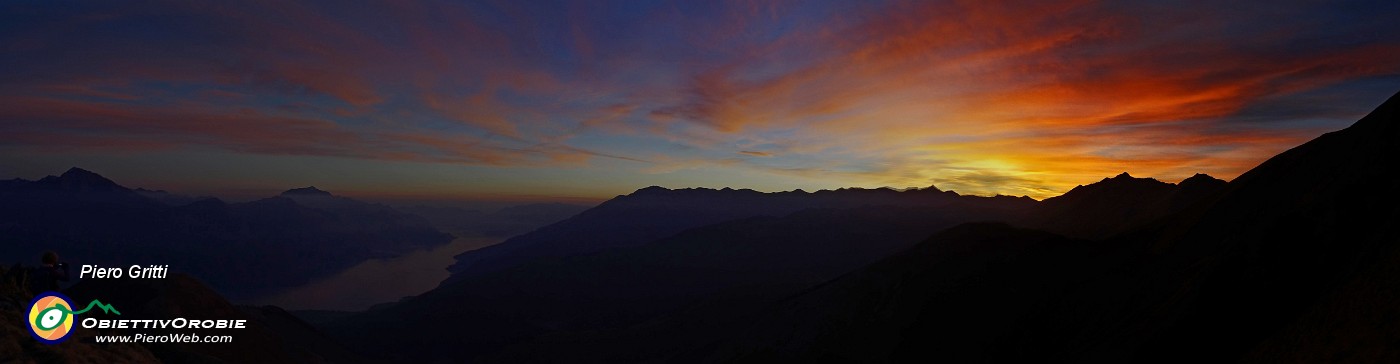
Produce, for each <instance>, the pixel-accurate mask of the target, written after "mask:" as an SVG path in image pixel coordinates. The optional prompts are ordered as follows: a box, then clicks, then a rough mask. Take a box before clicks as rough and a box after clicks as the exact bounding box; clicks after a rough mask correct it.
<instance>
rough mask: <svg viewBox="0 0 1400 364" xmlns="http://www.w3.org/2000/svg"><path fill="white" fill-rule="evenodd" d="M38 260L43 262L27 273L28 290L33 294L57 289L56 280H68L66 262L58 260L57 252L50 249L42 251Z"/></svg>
mask: <svg viewBox="0 0 1400 364" xmlns="http://www.w3.org/2000/svg"><path fill="white" fill-rule="evenodd" d="M40 260H41V262H42V263H43V264H41V265H39V266H38V267H35V268H34V270H33V271H31V272H30V273H29V291H30V292H32V293H34V294H39V293H43V292H48V291H58V290H59V288H60V287H59V284H58V282H60V281H62V282H67V281H68V263H62V262H59V261H58V253H54V252H52V251H48V252H44V255H43V257H41V258H40Z"/></svg>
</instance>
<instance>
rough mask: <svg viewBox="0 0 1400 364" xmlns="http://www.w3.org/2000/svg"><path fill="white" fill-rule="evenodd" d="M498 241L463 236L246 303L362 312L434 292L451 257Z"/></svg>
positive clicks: (351, 268) (355, 267) (365, 264)
mask: <svg viewBox="0 0 1400 364" xmlns="http://www.w3.org/2000/svg"><path fill="white" fill-rule="evenodd" d="M502 240H503V239H502V238H482V237H469V238H457V239H454V240H452V242H450V243H448V244H446V245H442V246H438V247H434V248H429V249H423V250H417V251H413V252H409V253H408V254H404V255H402V256H399V257H397V258H389V259H370V260H367V261H364V262H361V263H360V264H357V265H355V266H353V267H350V269H346V270H345V271H343V272H340V273H337V274H335V275H333V276H330V277H326V278H321V279H318V280H315V281H312V282H311V283H308V284H307V285H305V286H301V287H297V288H292V289H288V290H286V291H283V292H280V293H276V294H273V295H270V296H267V297H264V298H261V299H256V300H252V301H251V302H247V303H250V304H255V305H275V306H278V307H282V308H283V309H287V310H336V311H364V310H366V309H368V308H369V307H370V306H373V305H376V304H380V303H385V302H394V301H398V300H399V299H400V298H403V297H406V296H414V295H418V294H422V293H423V292H427V291H428V290H431V289H433V288H436V287H437V285H438V283H440V282H442V280H443V279H447V276H448V275H449V273H448V272H447V266H449V265H452V263H454V262H456V260H455V259H453V257H454V256H456V255H457V254H461V253H462V252H465V251H468V250H475V249H479V248H482V247H487V246H491V245H494V244H496V243H499V242H501V241H502Z"/></svg>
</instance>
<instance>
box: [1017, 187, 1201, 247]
mask: <svg viewBox="0 0 1400 364" xmlns="http://www.w3.org/2000/svg"><path fill="white" fill-rule="evenodd" d="M1225 186H1226V182H1225V181H1223V180H1219V179H1216V178H1215V177H1211V176H1209V175H1206V174H1200V173H1197V174H1196V175H1193V176H1191V177H1188V178H1187V179H1185V180H1182V181H1181V183H1179V184H1171V183H1166V182H1162V181H1158V180H1157V179H1155V178H1136V177H1133V176H1132V175H1129V174H1128V172H1123V173H1121V174H1118V175H1117V176H1114V177H1112V178H1104V179H1103V180H1101V181H1099V182H1096V183H1092V184H1089V185H1079V186H1075V187H1074V188H1073V189H1071V190H1069V192H1066V193H1065V194H1063V195H1060V196H1055V197H1050V198H1047V199H1045V200H1044V201H1041V203H1040V204H1039V205H1037V206H1036V207H1035V210H1034V211H1033V212H1032V213H1031V214H1029V215H1028V216H1027V218H1026V219H1024V220H1023V221H1020V222H1019V223H1020V224H1022V225H1025V226H1030V227H1034V228H1038V229H1044V230H1047V231H1051V232H1056V233H1060V234H1065V235H1069V236H1075V237H1083V238H1105V237H1109V236H1112V235H1114V234H1118V233H1122V232H1124V231H1127V230H1129V229H1131V228H1133V227H1137V226H1142V225H1144V224H1147V223H1149V222H1152V221H1154V220H1158V219H1161V218H1163V217H1166V216H1169V215H1171V214H1173V213H1176V212H1178V211H1181V210H1183V209H1185V208H1187V207H1190V206H1191V205H1192V204H1194V203H1196V202H1198V201H1201V200H1204V199H1208V198H1210V197H1211V196H1213V195H1215V194H1218V193H1220V192H1221V191H1224V189H1225Z"/></svg>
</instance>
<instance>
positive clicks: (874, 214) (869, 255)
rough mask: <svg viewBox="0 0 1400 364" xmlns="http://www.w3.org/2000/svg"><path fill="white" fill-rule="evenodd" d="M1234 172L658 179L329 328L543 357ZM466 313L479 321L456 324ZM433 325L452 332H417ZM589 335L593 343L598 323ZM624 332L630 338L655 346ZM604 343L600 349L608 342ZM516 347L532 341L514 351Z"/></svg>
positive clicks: (409, 348) (1158, 213)
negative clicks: (691, 182) (978, 230)
mask: <svg viewBox="0 0 1400 364" xmlns="http://www.w3.org/2000/svg"><path fill="white" fill-rule="evenodd" d="M1224 185H1225V182H1224V181H1221V180H1218V179H1214V178H1211V177H1209V176H1205V175H1198V176H1195V177H1192V178H1190V179H1188V180H1186V181H1183V183H1181V184H1171V183H1165V182H1159V181H1156V180H1153V179H1145V178H1144V179H1139V178H1132V177H1131V176H1128V175H1127V174H1123V175H1120V176H1118V177H1115V178H1109V179H1104V180H1103V181H1100V182H1098V183H1094V184H1091V185H1089V186H1081V187H1079V188H1076V189H1075V190H1074V191H1072V192H1071V193H1069V194H1066V195H1065V196H1062V197H1059V198H1052V199H1047V200H1046V201H1043V202H1041V201H1035V200H1033V199H1030V198H1026V197H1010V196H994V197H980V196H964V195H960V194H958V193H956V192H952V191H943V190H939V189H938V188H936V187H928V188H920V189H909V190H903V191H900V190H894V189H888V188H880V189H859V188H849V189H840V190H823V191H816V192H805V191H789V192H775V193H763V192H757V191H753V190H742V189H741V190H735V189H705V188H689V189H674V190H673V189H666V188H662V187H655V186H653V187H647V188H643V189H640V190H637V191H636V192H633V193H631V194H628V195H624V196H618V197H616V198H614V199H611V200H608V201H606V202H604V203H602V204H600V205H598V206H597V207H594V208H592V209H589V210H587V211H584V212H582V213H580V214H578V215H577V216H574V217H572V218H569V219H566V220H564V221H560V222H558V223H556V224H552V225H549V226H546V227H543V228H540V229H537V230H535V231H532V232H530V233H526V234H522V235H519V236H516V237H514V238H511V239H508V240H506V241H505V242H503V243H500V244H497V245H493V246H490V247H486V248H483V249H478V250H473V251H469V252H466V253H463V254H461V255H459V256H458V261H457V263H456V264H455V265H453V266H452V267H451V270H452V272H453V275H452V277H451V278H449V279H448V280H447V281H445V282H443V283H442V284H441V285H440V286H439V287H438V288H437V289H435V290H433V291H430V292H427V293H425V294H423V295H420V296H417V297H413V298H410V299H407V300H405V301H403V302H401V303H399V304H396V305H394V306H391V307H387V308H384V309H379V310H373V311H370V312H365V313H362V314H359V315H355V316H351V317H348V318H344V319H341V320H339V321H335V322H331V323H328V324H327V326H326V328H327V331H328V332H333V333H335V335H339V336H340V337H342V338H344V339H346V340H348V343H350V345H352V346H354V347H357V348H362V349H366V350H367V353H369V354H370V355H378V356H381V357H394V358H401V357H403V358H413V359H415V360H427V361H434V360H448V361H457V360H483V359H492V358H495V359H502V360H504V359H503V358H507V357H509V358H511V359H525V360H533V359H539V357H538V356H537V355H540V354H541V353H550V352H555V353H566V352H571V350H561V349H560V347H573V346H569V345H570V344H564V345H563V346H559V347H549V345H545V344H542V343H543V342H549V341H550V340H556V339H558V338H559V337H561V336H569V335H583V336H591V335H597V334H598V333H613V332H619V333H625V332H630V331H631V330H633V329H634V328H635V327H639V326H640V327H649V325H654V324H655V323H657V322H663V321H666V320H670V319H671V317H673V316H676V315H690V316H688V317H707V318H704V319H702V320H703V321H705V322H706V324H708V323H712V322H716V321H717V320H714V319H713V317H709V316H704V315H701V316H695V315H694V312H697V311H705V312H726V313H733V312H736V310H742V309H747V308H753V307H759V306H762V305H763V304H766V303H773V302H777V301H779V300H781V299H783V298H784V297H787V296H789V295H792V294H795V293H797V292H800V291H802V290H804V289H808V288H810V287H813V286H817V285H820V284H822V283H823V282H827V281H830V280H832V279H836V278H838V277H841V276H842V275H844V274H846V273H848V272H850V271H852V270H855V269H858V268H860V267H862V266H866V265H869V264H872V263H874V262H876V261H878V260H880V259H882V258H885V257H888V256H891V255H893V254H896V253H898V252H900V251H903V250H905V249H908V248H910V247H911V246H913V245H915V244H916V243H918V242H919V241H920V240H922V239H923V238H925V237H927V236H929V235H930V234H933V233H936V232H938V231H941V230H944V229H947V228H950V227H953V226H957V225H959V224H963V223H970V222H979V221H1015V222H1018V223H1026V224H1047V225H1050V226H1052V227H1056V228H1060V227H1064V228H1066V229H1067V230H1066V233H1072V232H1077V231H1084V232H1095V233H1099V232H1107V231H1111V230H1114V229H1120V228H1122V226H1124V225H1126V224H1131V223H1135V222H1147V221H1154V220H1156V219H1160V218H1164V217H1166V216H1167V215H1169V214H1172V213H1175V212H1177V211H1180V210H1181V209H1185V208H1187V207H1188V206H1190V205H1191V204H1192V203H1193V202H1195V201H1199V200H1203V199H1206V198H1209V197H1211V196H1212V195H1213V194H1214V193H1215V192H1218V191H1219V190H1221V189H1223V187H1224ZM1066 213H1073V214H1074V215H1075V216H1076V218H1075V220H1066V217H1064V216H1062V215H1063V214H1066ZM1061 221H1065V223H1060V222H1061ZM1071 223H1072V224H1071ZM724 316H728V315H727V314H726V315H724ZM466 325H469V326H472V327H474V328H475V329H473V330H470V331H465V332H464V331H461V330H453V329H451V328H453V327H459V326H466ZM699 326H704V325H698V326H697V325H687V326H685V327H687V328H696V327H699ZM410 332H413V333H416V334H410ZM694 332H697V331H690V332H670V333H667V334H668V335H673V336H676V335H679V336H684V334H686V333H694ZM424 334H426V335H434V336H438V337H441V339H439V340H436V341H423V340H417V339H415V338H414V336H413V335H424ZM604 335H611V334H604ZM618 335H623V336H627V334H618ZM627 337H634V336H627ZM564 340H565V341H569V340H574V339H573V338H569V339H564ZM580 340H585V341H587V342H589V343H590V344H596V343H595V342H593V341H591V340H594V338H592V337H588V338H587V339H580ZM614 344H616V345H615V346H613V347H612V348H613V349H616V350H615V352H618V353H621V352H627V353H635V352H636V351H637V349H636V348H638V347H645V346H646V345H631V344H630V343H628V342H627V341H626V340H623V341H619V342H615V343H614ZM601 347H603V346H602V345H593V346H590V347H589V350H591V351H592V352H594V353H600V352H605V350H600V348H601ZM518 348H528V349H518ZM575 348H576V347H575ZM576 349H577V348H576ZM512 351H518V352H529V353H530V354H531V355H536V356H532V357H526V358H522V357H510V356H508V354H504V353H509V352H512ZM498 353H500V355H503V356H496V355H497V354H498ZM570 358H571V359H579V358H578V357H576V356H573V357H570ZM550 359H561V360H562V359H565V358H550ZM597 359H599V360H603V359H605V357H599V358H597ZM506 361H514V360H506Z"/></svg>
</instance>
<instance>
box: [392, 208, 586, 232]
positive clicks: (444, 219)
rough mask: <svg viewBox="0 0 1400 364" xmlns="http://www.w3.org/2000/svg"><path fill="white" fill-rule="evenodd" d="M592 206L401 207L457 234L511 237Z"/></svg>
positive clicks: (571, 215)
mask: <svg viewBox="0 0 1400 364" xmlns="http://www.w3.org/2000/svg"><path fill="white" fill-rule="evenodd" d="M589 207H590V206H583V205H573V204H564V203H531V204H523V205H517V206H508V207H505V208H502V209H500V210H496V211H490V212H488V211H481V210H476V209H468V208H461V207H448V206H423V205H413V206H397V208H398V210H399V211H403V212H407V213H411V214H414V215H418V216H422V217H423V218H425V219H428V221H429V222H430V223H432V224H433V226H436V227H437V228H438V229H441V230H444V231H448V232H451V233H453V234H473V235H480V236H487V237H500V238H508V237H512V236H515V235H520V234H524V233H527V232H530V231H531V230H534V229H537V228H539V227H542V226H546V225H549V224H553V223H556V222H559V221H561V220H564V219H567V218H570V217H573V216H574V215H577V214H578V213H580V212H583V211H584V210H587V209H589Z"/></svg>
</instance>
